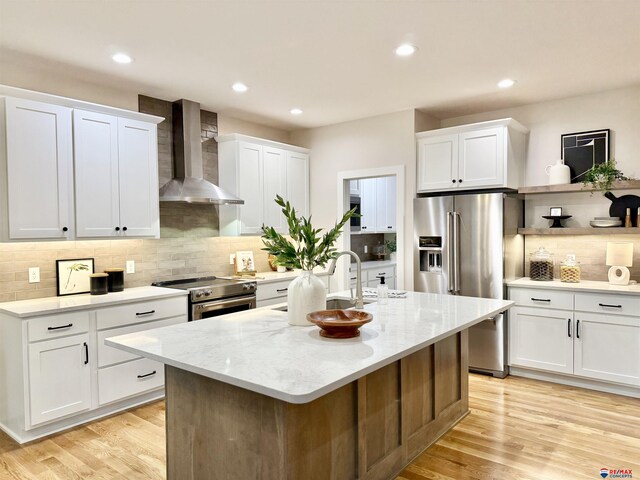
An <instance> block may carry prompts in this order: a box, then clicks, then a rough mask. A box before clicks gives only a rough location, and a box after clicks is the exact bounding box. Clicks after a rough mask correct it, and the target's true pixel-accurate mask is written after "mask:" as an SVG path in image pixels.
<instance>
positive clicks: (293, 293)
mask: <svg viewBox="0 0 640 480" xmlns="http://www.w3.org/2000/svg"><path fill="white" fill-rule="evenodd" d="M275 202H276V203H277V204H278V205H279V206H280V207H282V213H283V215H284V216H285V218H286V219H287V225H288V227H289V238H287V237H286V236H284V235H282V234H281V233H278V232H276V230H275V228H273V227H268V226H264V225H263V226H262V243H264V246H265V248H263V250H264V251H266V252H268V253H269V254H271V255H273V256H274V257H275V260H274V263H275V264H276V265H281V266H283V267H287V268H294V269H298V270H302V273H301V274H300V276H298V277H297V278H296V279H295V280H293V281H292V282H291V284H290V285H289V287H288V290H287V302H288V305H287V311H288V317H289V323H290V324H291V325H311V323H309V322H308V321H307V313H311V312H314V311H318V310H324V309H325V308H326V302H327V294H326V290H325V286H324V283H322V280H320V279H319V278H318V277H316V276H315V275H314V273H313V269H314V268H315V267H324V266H325V265H326V264H327V263H328V262H329V261H331V260H332V259H333V258H335V257H336V256H337V255H336V254H337V253H338V251H337V250H336V248H335V247H334V245H335V243H336V241H337V240H338V237H339V236H340V234H341V233H342V228H343V227H344V226H345V225H346V224H347V222H348V221H349V219H350V218H351V217H353V216H354V215H357V213H355V210H356V209H355V208H354V209H352V210H349V211H347V212H346V213H345V214H344V215H343V217H342V220H340V221H339V222H337V223H336V225H335V226H334V227H333V228H332V229H331V230H328V231H327V232H326V233H324V235H321V232H322V229H316V228H314V227H313V225H312V224H311V217H308V218H305V217H302V216H298V215H297V214H296V211H295V209H294V208H293V207H292V206H291V204H290V203H289V202H288V201H285V200H284V199H283V198H282V197H281V196H280V195H277V196H276V199H275Z"/></svg>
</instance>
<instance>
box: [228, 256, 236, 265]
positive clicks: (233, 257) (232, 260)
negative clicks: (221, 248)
mask: <svg viewBox="0 0 640 480" xmlns="http://www.w3.org/2000/svg"><path fill="white" fill-rule="evenodd" d="M234 263H236V255H235V253H230V254H229V265H233V264H234Z"/></svg>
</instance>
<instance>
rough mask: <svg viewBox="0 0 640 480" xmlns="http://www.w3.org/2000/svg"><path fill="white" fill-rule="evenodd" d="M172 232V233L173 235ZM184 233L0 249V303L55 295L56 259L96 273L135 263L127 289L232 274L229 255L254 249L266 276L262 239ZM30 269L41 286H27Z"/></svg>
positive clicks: (4, 245)
mask: <svg viewBox="0 0 640 480" xmlns="http://www.w3.org/2000/svg"><path fill="white" fill-rule="evenodd" d="M174 233H175V232H174ZM189 233H191V232H190V231H189V230H187V231H186V234H185V235H183V236H180V237H174V238H161V239H149V240H139V239H136V240H88V241H68V242H61V241H58V242H27V243H2V244H0V302H9V301H13V300H24V299H30V298H41V297H52V296H55V295H56V260H59V259H67V258H94V259H95V270H96V272H101V271H103V270H104V269H105V268H109V267H121V268H124V267H125V262H126V261H127V260H134V261H135V262H136V273H134V274H127V275H125V287H126V288H129V287H138V286H144V285H150V284H151V283H152V282H154V281H160V280H169V279H173V278H188V277H193V276H204V275H219V276H222V275H231V274H233V265H230V264H229V255H230V254H232V253H235V252H236V251H239V250H252V251H253V254H254V259H255V263H256V268H257V270H258V271H268V270H269V264H268V262H267V254H266V252H263V251H261V248H262V240H261V239H260V237H213V238H202V237H194V236H190V235H189ZM29 267H39V268H40V283H29V282H28V275H27V272H28V269H29Z"/></svg>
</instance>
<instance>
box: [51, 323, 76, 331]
mask: <svg viewBox="0 0 640 480" xmlns="http://www.w3.org/2000/svg"><path fill="white" fill-rule="evenodd" d="M71 327H73V323H70V324H69V325H60V326H59V327H47V330H62V329H63V328H71Z"/></svg>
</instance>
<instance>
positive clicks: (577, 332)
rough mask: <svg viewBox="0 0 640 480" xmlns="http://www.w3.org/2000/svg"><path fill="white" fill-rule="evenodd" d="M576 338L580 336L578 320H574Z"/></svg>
mask: <svg viewBox="0 0 640 480" xmlns="http://www.w3.org/2000/svg"><path fill="white" fill-rule="evenodd" d="M576 338H580V320H578V321H577V322H576Z"/></svg>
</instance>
